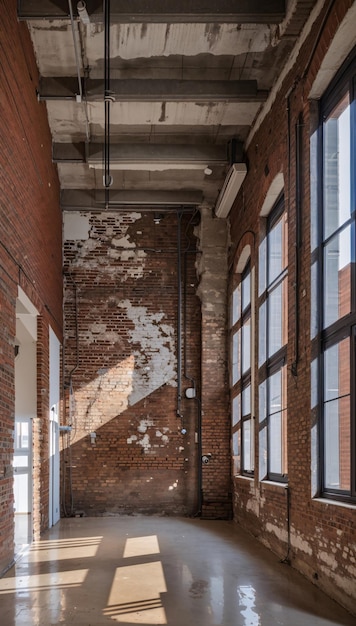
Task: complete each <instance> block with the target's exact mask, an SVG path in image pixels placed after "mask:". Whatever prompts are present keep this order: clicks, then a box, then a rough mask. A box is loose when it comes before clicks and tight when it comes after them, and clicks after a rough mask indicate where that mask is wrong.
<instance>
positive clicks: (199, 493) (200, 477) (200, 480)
mask: <svg viewBox="0 0 356 626" xmlns="http://www.w3.org/2000/svg"><path fill="white" fill-rule="evenodd" d="M196 213H197V211H195V212H194V213H193V215H192V217H191V220H190V222H189V224H188V227H189V226H190V223H191V222H192V220H193V219H194V217H195V215H196ZM189 245H190V240H188V245H187V247H186V249H185V250H184V265H183V335H184V339H185V345H184V368H183V376H184V378H185V379H186V380H189V382H190V383H191V385H192V388H193V389H194V393H195V395H194V400H195V402H196V405H197V409H198V420H197V457H198V472H197V481H198V489H197V496H198V497H197V511H196V513H195V515H194V517H200V516H201V514H202V502H203V498H202V490H203V486H202V485H203V472H202V463H201V458H202V454H203V453H202V432H201V431H202V410H201V400H200V397H198V395H197V385H196V381H195V379H194V378H193V377H192V376H190V375H189V374H188V364H187V349H186V339H187V255H188V253H189V252H194V253H195V250H191V249H190V247H189Z"/></svg>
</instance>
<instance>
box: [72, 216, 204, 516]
mask: <svg viewBox="0 0 356 626" xmlns="http://www.w3.org/2000/svg"><path fill="white" fill-rule="evenodd" d="M191 217H192V216H191V215H183V216H182V220H181V233H182V236H181V250H182V266H181V271H182V288H181V296H182V309H181V327H182V352H181V355H182V366H181V384H182V394H181V396H182V397H181V401H180V403H179V401H178V387H177V385H178V371H177V350H178V334H177V321H178V279H177V272H178V254H177V228H178V217H177V215H176V214H175V213H173V214H166V215H165V216H164V218H163V219H162V221H161V223H160V224H157V225H156V224H154V221H153V213H141V212H139V211H132V212H130V213H125V212H124V213H111V212H104V213H100V214H96V215H94V214H93V215H89V214H86V213H81V214H79V213H77V214H66V216H65V238H66V241H65V243H64V272H65V345H64V348H65V381H66V385H67V387H68V389H67V408H66V422H67V423H70V424H72V426H73V431H72V433H71V436H70V448H69V447H68V441H67V437H66V438H65V439H64V450H63V453H62V457H63V459H64V463H63V464H62V466H63V467H64V470H63V471H64V472H65V474H66V475H65V477H64V483H65V494H64V512H65V513H67V514H72V513H73V512H74V513H75V512H76V511H78V510H80V511H84V512H85V513H87V514H94V515H95V514H105V513H118V512H121V511H125V512H129V513H130V512H134V511H135V512H139V511H141V512H148V513H151V512H155V513H157V512H158V513H178V514H186V513H187V514H192V513H194V512H196V507H197V497H198V485H197V473H198V467H197V463H198V458H197V445H196V435H195V433H196V432H197V403H196V402H195V400H194V399H186V398H185V393H184V390H185V389H186V388H187V387H191V386H192V382H191V381H190V380H189V378H188V377H192V378H194V379H195V381H196V384H197V386H198V385H199V371H200V370H199V365H200V339H199V337H200V303H199V299H198V298H197V296H196V287H197V277H196V271H195V257H196V239H195V237H194V236H193V225H192V224H190V221H191ZM80 229H82V233H80ZM75 233H77V234H75ZM78 233H79V234H78ZM80 237H82V238H80ZM185 268H186V270H185ZM179 404H180V405H179ZM178 413H179V414H180V415H179V414H178ZM182 428H183V429H186V431H187V432H186V434H183V433H182ZM91 432H95V433H96V439H95V444H92V443H91V439H90V433H91Z"/></svg>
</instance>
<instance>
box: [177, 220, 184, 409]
mask: <svg viewBox="0 0 356 626" xmlns="http://www.w3.org/2000/svg"><path fill="white" fill-rule="evenodd" d="M181 227H182V213H181V212H180V211H178V212H177V417H179V418H181V419H182V418H183V415H182V411H181V402H182V242H181V230H182V228H181Z"/></svg>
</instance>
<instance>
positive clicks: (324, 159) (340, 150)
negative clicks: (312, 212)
mask: <svg viewBox="0 0 356 626" xmlns="http://www.w3.org/2000/svg"><path fill="white" fill-rule="evenodd" d="M355 85H356V63H355V61H354V63H353V65H349V67H348V68H347V69H345V68H343V71H342V72H341V73H340V74H339V76H338V77H337V78H336V80H335V81H334V83H333V85H332V86H331V88H330V89H329V90H328V92H327V93H326V94H325V96H324V98H323V99H322V101H321V121H320V126H319V139H320V150H319V157H320V158H319V168H318V173H319V180H320V181H321V185H320V197H319V207H320V211H319V223H318V229H317V246H316V248H315V250H314V251H313V256H312V262H313V265H315V264H316V265H317V267H318V268H319V270H318V272H317V275H318V277H319V280H318V284H319V296H320V297H319V299H320V300H321V303H322V306H321V310H320V311H319V316H318V326H319V328H318V333H317V336H316V341H317V345H318V348H319V350H318V351H319V429H318V432H319V453H320V459H321V463H320V472H319V474H320V476H319V478H320V493H321V495H327V496H328V497H332V498H336V499H346V500H354V501H356V469H355V468H356V454H355V436H356V427H355V399H356V394H355V391H356V389H355V381H356V358H355V357H356V350H355V348H356V341H355V339H356V289H355V263H354V261H355V250H356V237H355V208H356V207H355V191H356V145H355V144H356V141H355V136H356V135H355V134H356V117H355Z"/></svg>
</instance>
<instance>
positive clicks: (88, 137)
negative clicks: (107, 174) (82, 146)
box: [68, 0, 90, 143]
mask: <svg viewBox="0 0 356 626" xmlns="http://www.w3.org/2000/svg"><path fill="white" fill-rule="evenodd" d="M68 6H69V13H70V23H71V27H72V35H73V44H74V55H75V64H76V68H77V77H78V89H79V94H78V98H77V99H78V101H79V102H81V103H82V104H83V107H84V116H85V136H86V141H87V143H89V141H90V127H89V117H88V109H87V103H86V99H85V97H84V94H83V86H82V77H81V72H80V62H79V52H78V41H77V37H76V30H75V26H74V14H73V5H72V0H68Z"/></svg>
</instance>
